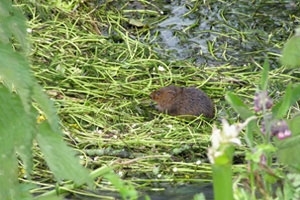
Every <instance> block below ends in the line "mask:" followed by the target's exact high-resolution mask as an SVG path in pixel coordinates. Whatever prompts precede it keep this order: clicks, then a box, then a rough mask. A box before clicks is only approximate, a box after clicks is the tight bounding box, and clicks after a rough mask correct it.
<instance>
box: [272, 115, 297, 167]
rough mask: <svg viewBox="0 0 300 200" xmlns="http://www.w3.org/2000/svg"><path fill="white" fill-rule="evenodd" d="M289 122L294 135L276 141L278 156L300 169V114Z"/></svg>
mask: <svg viewBox="0 0 300 200" xmlns="http://www.w3.org/2000/svg"><path fill="white" fill-rule="evenodd" d="M287 123H288V126H289V129H290V131H291V132H292V136H291V137H289V138H285V139H284V140H277V141H276V146H277V148H278V158H279V160H280V161H281V162H282V163H284V164H286V165H289V166H290V167H293V168H296V169H298V170H299V171H300V156H299V155H298V153H299V151H300V146H299V143H300V129H299V124H300V115H298V116H296V117H294V118H292V119H290V120H287Z"/></svg>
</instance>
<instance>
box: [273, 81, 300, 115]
mask: <svg viewBox="0 0 300 200" xmlns="http://www.w3.org/2000/svg"><path fill="white" fill-rule="evenodd" d="M299 98H300V84H295V85H293V86H292V85H291V84H289V85H288V86H287V88H286V90H285V94H284V96H283V97H282V99H281V100H280V101H279V102H278V103H277V104H276V105H274V106H273V108H272V112H273V115H274V116H275V117H276V118H277V119H280V118H283V117H284V116H285V115H286V114H287V112H288V110H289V109H290V107H291V106H292V105H293V104H294V103H296V102H297V101H298V100H299Z"/></svg>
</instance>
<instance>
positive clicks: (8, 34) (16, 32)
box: [0, 1, 30, 52]
mask: <svg viewBox="0 0 300 200" xmlns="http://www.w3.org/2000/svg"><path fill="white" fill-rule="evenodd" d="M0 23H1V26H0V43H1V44H11V42H12V41H11V40H10V39H12V38H14V41H17V42H19V44H20V45H21V47H22V49H23V50H25V52H27V51H29V50H30V48H29V42H28V41H27V31H26V18H25V17H24V15H23V13H22V11H21V10H20V9H19V8H17V7H13V6H12V4H11V2H10V1H1V2H0Z"/></svg>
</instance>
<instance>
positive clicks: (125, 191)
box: [104, 172, 138, 200]
mask: <svg viewBox="0 0 300 200" xmlns="http://www.w3.org/2000/svg"><path fill="white" fill-rule="evenodd" d="M104 178H106V179H108V180H109V181H110V182H111V183H112V184H113V186H114V187H115V188H116V189H117V190H118V191H119V193H120V195H121V196H122V199H132V200H134V199H137V197H138V193H137V192H136V190H135V189H134V187H133V185H131V184H124V182H123V181H122V180H121V179H120V177H119V176H117V175H116V174H115V173H113V172H111V173H106V174H105V175H104Z"/></svg>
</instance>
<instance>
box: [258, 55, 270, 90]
mask: <svg viewBox="0 0 300 200" xmlns="http://www.w3.org/2000/svg"><path fill="white" fill-rule="evenodd" d="M269 70H270V64H269V61H268V60H267V59H266V60H265V62H264V66H263V71H262V74H261V83H260V87H261V90H263V91H267V88H268V75H269Z"/></svg>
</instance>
